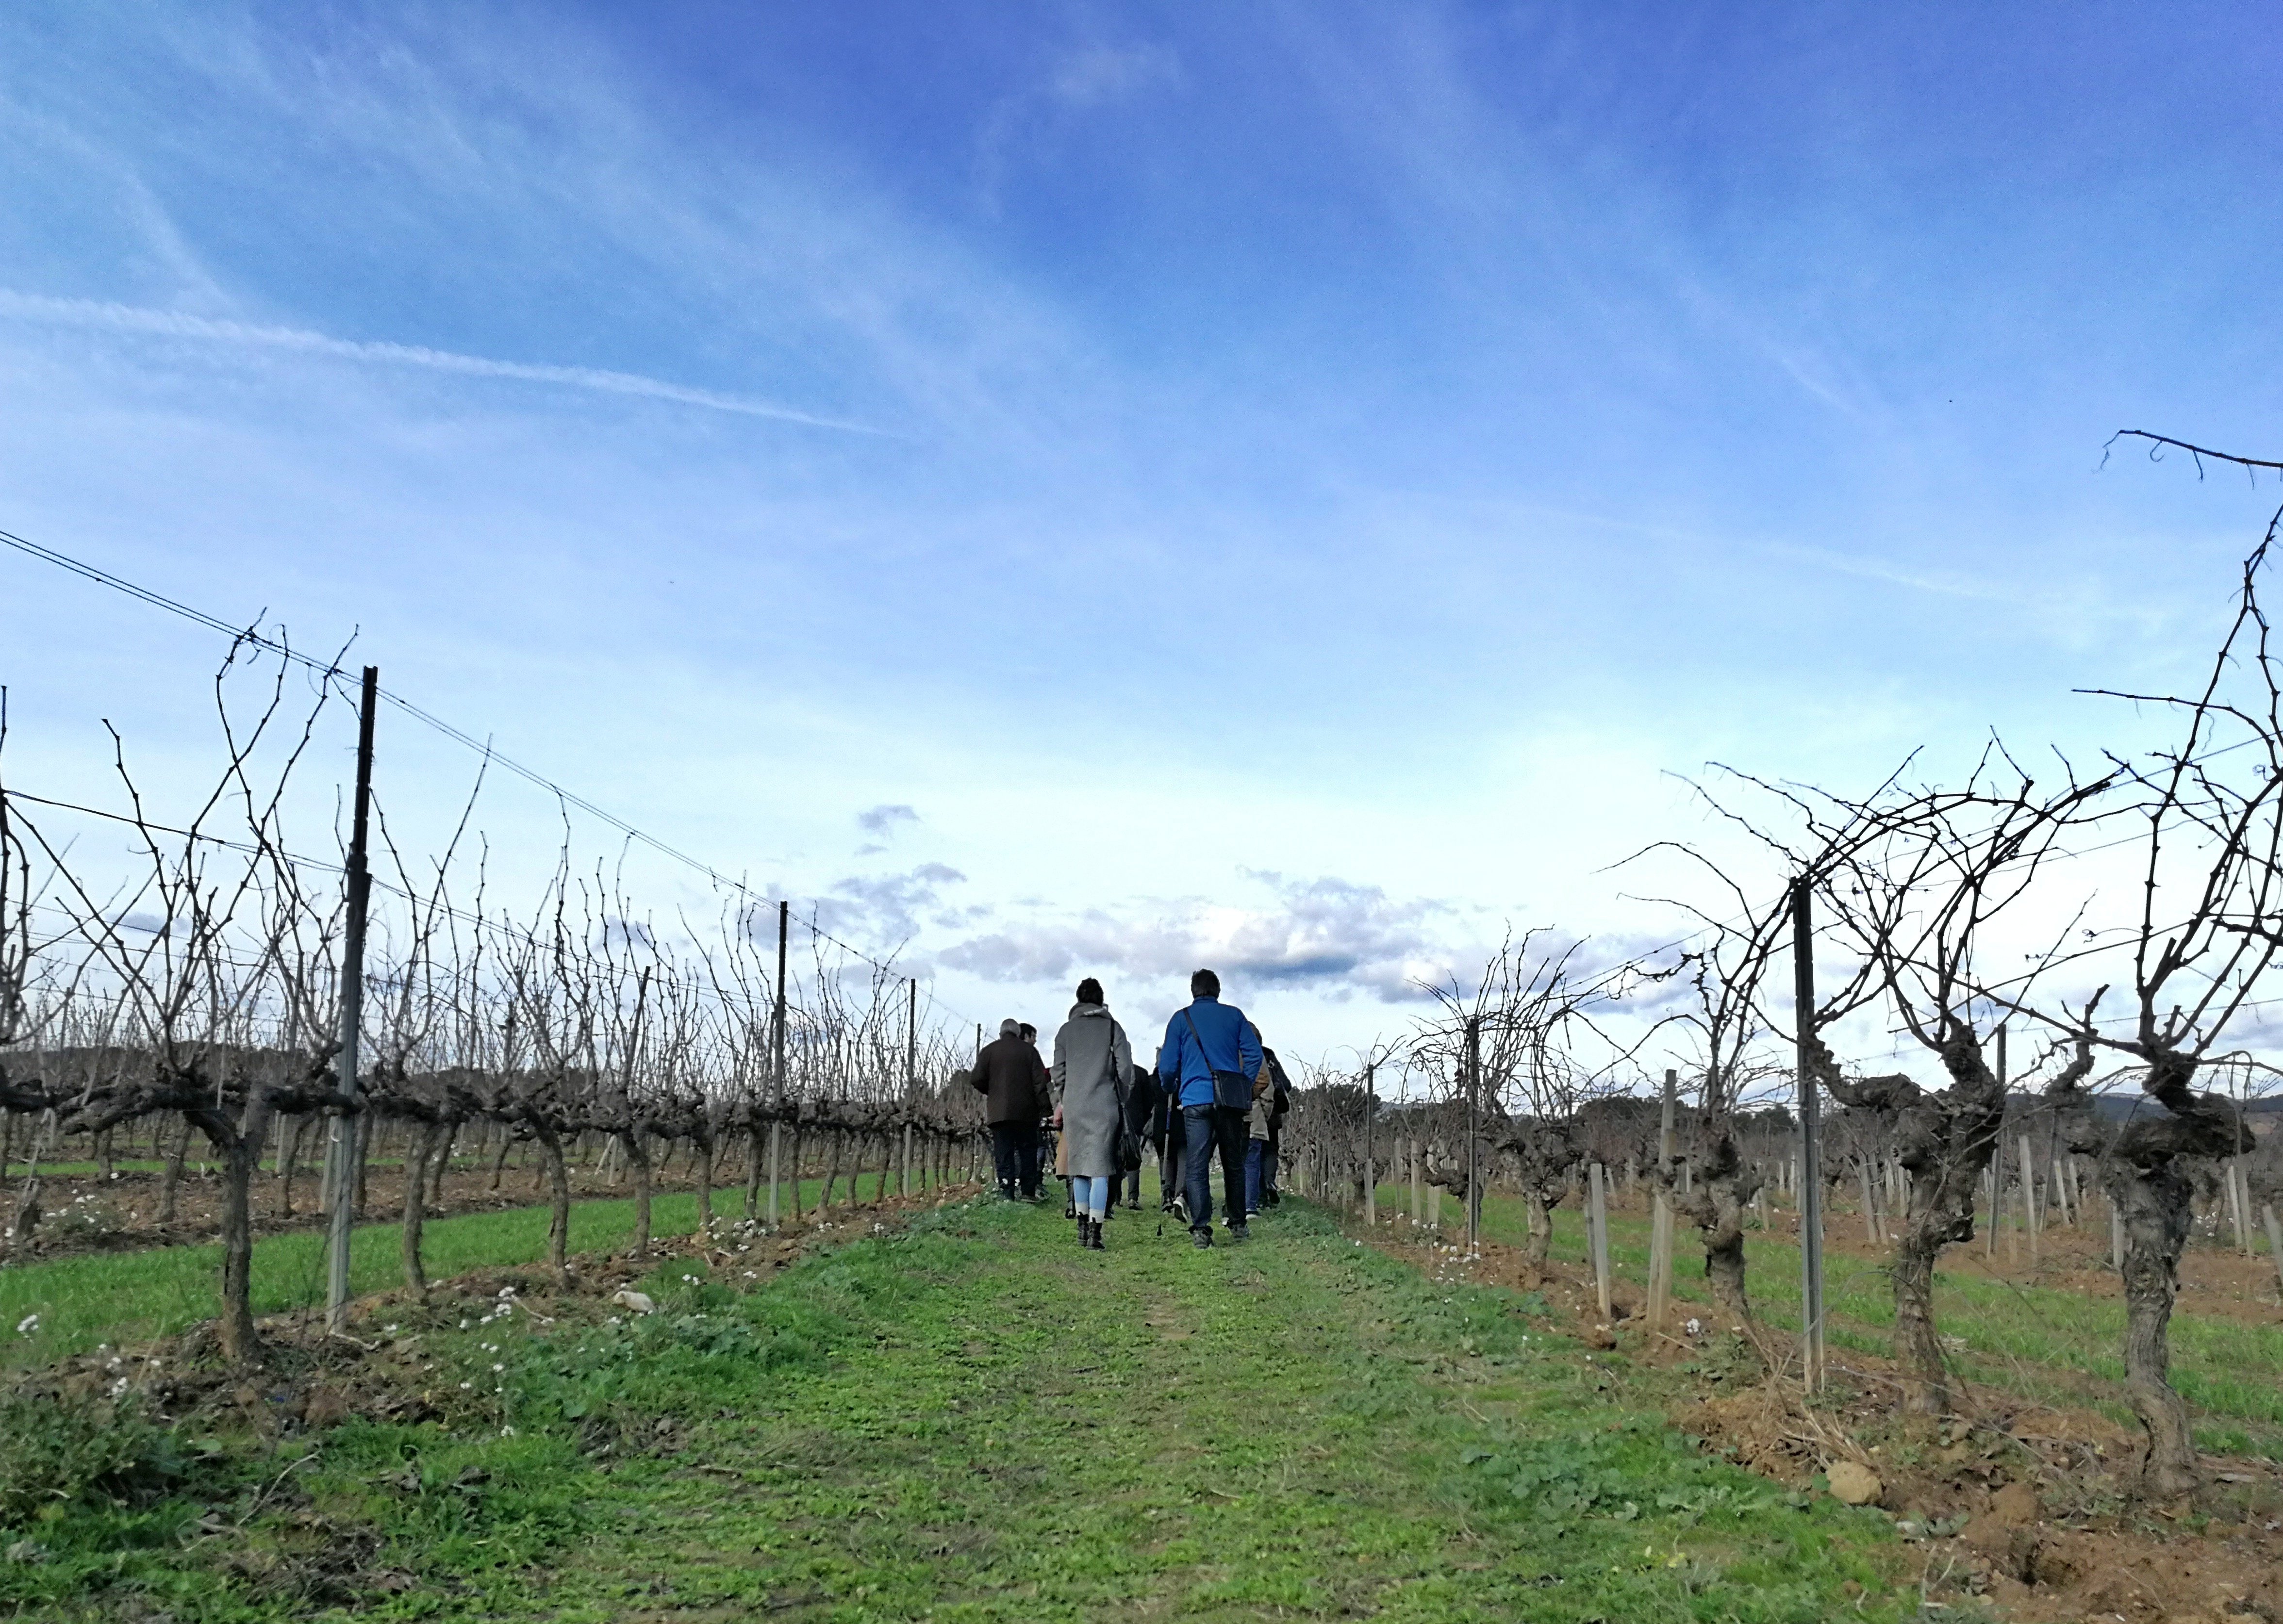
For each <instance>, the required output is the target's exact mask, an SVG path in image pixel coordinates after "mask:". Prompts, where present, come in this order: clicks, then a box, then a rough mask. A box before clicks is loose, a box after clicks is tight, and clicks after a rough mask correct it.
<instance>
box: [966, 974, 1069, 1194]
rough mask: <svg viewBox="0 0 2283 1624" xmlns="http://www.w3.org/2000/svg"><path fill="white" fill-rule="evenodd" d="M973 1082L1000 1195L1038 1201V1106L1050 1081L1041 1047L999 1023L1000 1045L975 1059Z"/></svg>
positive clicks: (1016, 1027) (1010, 1024)
mask: <svg viewBox="0 0 2283 1624" xmlns="http://www.w3.org/2000/svg"><path fill="white" fill-rule="evenodd" d="M969 1080H970V1082H972V1083H973V1084H975V1089H976V1092H978V1093H979V1094H981V1095H983V1096H984V1098H985V1104H984V1112H983V1119H984V1121H986V1123H990V1125H991V1160H992V1162H993V1163H994V1165H995V1167H996V1169H997V1171H998V1175H999V1193H1000V1194H1001V1196H1003V1197H1004V1198H1005V1199H1007V1200H1008V1201H1013V1200H1015V1199H1016V1198H1017V1196H1019V1197H1021V1199H1023V1200H1024V1201H1037V1200H1038V1199H1039V1117H1040V1101H1042V1100H1045V1099H1046V1098H1047V1094H1048V1088H1049V1086H1050V1079H1049V1078H1048V1076H1047V1063H1046V1062H1045V1061H1042V1060H1040V1058H1039V1051H1038V1050H1037V1048H1036V1047H1034V1046H1033V1045H1030V1044H1027V1043H1025V1042H1024V1041H1023V1028H1022V1025H1021V1023H1020V1022H1017V1021H1014V1020H1012V1019H1009V1020H1006V1021H1001V1022H1000V1023H999V1041H998V1042H996V1043H994V1044H989V1045H986V1046H985V1048H984V1050H983V1053H980V1054H978V1055H977V1056H976V1057H975V1068H974V1070H973V1072H972V1073H971V1074H970V1078H969Z"/></svg>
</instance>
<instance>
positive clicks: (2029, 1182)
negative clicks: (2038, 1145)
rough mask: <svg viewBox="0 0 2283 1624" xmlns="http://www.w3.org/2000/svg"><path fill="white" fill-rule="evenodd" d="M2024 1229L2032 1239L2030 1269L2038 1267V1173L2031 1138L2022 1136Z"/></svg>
mask: <svg viewBox="0 0 2283 1624" xmlns="http://www.w3.org/2000/svg"><path fill="white" fill-rule="evenodd" d="M2022 1229H2024V1230H2025V1231H2027V1232H2028V1233H2029V1237H2030V1268H2032V1269H2035V1268H2036V1267H2037V1266H2038V1171H2037V1169H2036V1168H2035V1167H2034V1166H2033V1165H2032V1164H2031V1162H2030V1136H2029V1135H2028V1134H2026V1133H2025V1134H2023V1135H2022Z"/></svg>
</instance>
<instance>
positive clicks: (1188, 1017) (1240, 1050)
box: [1173, 1004, 1244, 1099]
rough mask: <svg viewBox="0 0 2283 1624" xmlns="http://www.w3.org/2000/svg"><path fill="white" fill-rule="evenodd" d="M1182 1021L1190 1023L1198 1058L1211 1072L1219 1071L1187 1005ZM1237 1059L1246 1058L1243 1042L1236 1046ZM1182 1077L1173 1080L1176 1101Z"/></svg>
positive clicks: (1177, 1076) (1185, 1005) (1184, 1006)
mask: <svg viewBox="0 0 2283 1624" xmlns="http://www.w3.org/2000/svg"><path fill="white" fill-rule="evenodd" d="M1181 1019H1182V1020H1184V1021H1186V1022H1188V1023H1189V1036H1190V1037H1194V1038H1196V1040H1197V1058H1198V1059H1199V1060H1201V1061H1204V1063H1205V1069H1206V1070H1207V1071H1209V1072H1212V1071H1218V1070H1219V1069H1220V1068H1219V1067H1218V1066H1216V1065H1214V1064H1213V1063H1212V1054H1211V1053H1209V1052H1208V1051H1207V1050H1206V1048H1205V1035H1204V1033H1203V1032H1201V1031H1199V1030H1197V1018H1196V1016H1195V1015H1193V1014H1190V1013H1189V1006H1188V1005H1187V1004H1184V1005H1182V1006H1181ZM1236 1058H1237V1059H1238V1060H1239V1061H1242V1060H1243V1058H1244V1045H1243V1043H1242V1042H1239V1043H1238V1045H1236ZM1180 1082H1181V1079H1180V1076H1179V1075H1178V1074H1176V1075H1175V1076H1174V1078H1173V1094H1174V1097H1175V1098H1176V1099H1179V1098H1180Z"/></svg>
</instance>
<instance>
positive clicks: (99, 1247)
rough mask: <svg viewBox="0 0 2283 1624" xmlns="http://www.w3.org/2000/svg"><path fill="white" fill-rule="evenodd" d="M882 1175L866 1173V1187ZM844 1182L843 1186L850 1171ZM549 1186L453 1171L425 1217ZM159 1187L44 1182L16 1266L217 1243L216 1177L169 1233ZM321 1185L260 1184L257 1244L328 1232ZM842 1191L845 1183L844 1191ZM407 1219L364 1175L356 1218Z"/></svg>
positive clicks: (306, 1179)
mask: <svg viewBox="0 0 2283 1624" xmlns="http://www.w3.org/2000/svg"><path fill="white" fill-rule="evenodd" d="M569 1171H570V1177H571V1197H572V1199H573V1201H594V1200H597V1199H627V1198H631V1197H632V1195H633V1194H634V1186H633V1185H631V1184H629V1183H627V1182H625V1181H624V1180H621V1181H619V1182H617V1183H613V1182H612V1181H611V1180H610V1179H609V1178H607V1177H603V1176H601V1175H600V1174H598V1173H597V1172H596V1171H595V1170H594V1169H588V1168H583V1167H579V1166H576V1165H573V1167H572V1168H571V1169H569ZM875 1173H877V1169H866V1177H867V1180H868V1183H867V1187H868V1188H869V1179H870V1178H871V1177H872V1176H873V1175H874V1174H875ZM717 1177H727V1178H729V1180H730V1181H731V1182H730V1183H729V1185H727V1186H726V1187H725V1186H724V1185H721V1183H718V1182H717V1183H716V1184H715V1185H714V1186H713V1209H714V1211H715V1213H716V1214H718V1215H727V1216H731V1217H735V1216H739V1215H740V1214H742V1213H743V1211H744V1169H742V1168H736V1169H732V1170H731V1171H729V1172H728V1173H725V1174H720V1175H717ZM843 1177H844V1179H845V1169H844V1173H843ZM546 1178H547V1175H546V1172H545V1169H542V1167H540V1166H539V1164H538V1162H537V1160H536V1158H534V1160H533V1162H532V1164H531V1165H530V1166H529V1167H526V1168H518V1167H517V1166H514V1165H512V1162H510V1166H508V1167H507V1168H505V1169H503V1170H502V1173H501V1176H500V1180H499V1185H498V1187H497V1188H496V1189H495V1188H494V1187H493V1185H492V1174H491V1169H490V1167H489V1165H488V1164H487V1165H485V1166H481V1167H455V1168H454V1169H452V1170H451V1171H449V1172H448V1173H447V1174H446V1175H445V1176H444V1193H443V1198H442V1200H441V1201H433V1200H432V1201H430V1202H429V1203H428V1206H427V1208H426V1211H427V1215H428V1216H430V1217H432V1218H439V1217H450V1216H454V1215H456V1214H459V1213H469V1212H503V1211H506V1210H509V1209H510V1208H518V1207H532V1206H543V1205H544V1204H545V1203H546V1201H547V1184H546ZM21 1181H22V1174H21V1171H20V1170H19V1172H18V1173H17V1175H16V1176H15V1177H13V1178H12V1179H11V1180H10V1181H9V1182H8V1194H7V1209H8V1210H9V1211H10V1212H12V1211H13V1210H14V1192H15V1189H16V1188H17V1186H18V1185H20V1183H21ZM159 1183H160V1176H159V1175H158V1174H157V1173H155V1172H145V1171H141V1170H128V1169H120V1170H119V1171H117V1172H115V1173H114V1174H113V1176H112V1177H111V1178H109V1179H107V1180H106V1179H104V1178H101V1177H97V1175H95V1174H91V1173H90V1174H85V1175H74V1176H71V1177H52V1176H51V1175H47V1174H43V1175H42V1176H41V1179H40V1207H41V1209H42V1211H43V1215H44V1216H43V1220H42V1222H41V1224H40V1225H39V1227H38V1228H37V1229H36V1230H35V1231H34V1232H33V1234H32V1239H31V1241H30V1243H29V1244H28V1245H27V1246H24V1247H19V1248H18V1249H17V1250H16V1252H15V1253H14V1254H13V1255H12V1259H11V1261H13V1262H29V1261H34V1260H44V1259H51V1258H58V1257H69V1256H73V1255H78V1254H82V1253H87V1252H133V1251H140V1250H142V1249H144V1247H167V1246H182V1245H186V1244H195V1243H198V1242H201V1241H213V1240H217V1239H220V1238H221V1235H222V1177H221V1175H220V1174H219V1173H215V1172H211V1171H210V1172H208V1173H206V1175H204V1176H203V1177H202V1176H200V1175H199V1171H198V1164H197V1163H196V1162H191V1164H189V1165H188V1166H186V1167H184V1168H183V1177H182V1179H181V1182H180V1183H178V1184H177V1185H175V1221H174V1222H173V1223H172V1224H160V1222H159V1221H158V1211H159ZM320 1185H321V1175H320V1172H319V1170H318V1169H316V1168H311V1167H303V1168H302V1169H300V1171H299V1172H297V1173H296V1174H295V1176H294V1178H293V1184H292V1209H291V1210H290V1211H289V1210H288V1209H287V1208H286V1207H285V1205H284V1201H285V1196H286V1189H285V1185H284V1180H283V1179H281V1178H279V1177H277V1175H276V1174H274V1173H272V1172H269V1171H266V1170H265V1171H264V1172H263V1173H262V1174H261V1177H260V1178H259V1179H257V1180H256V1182H255V1185H254V1191H253V1232H254V1233H255V1234H256V1235H257V1236H261V1235H278V1234H284V1233H286V1232H291V1231H293V1230H309V1229H322V1228H323V1226H324V1222H325V1220H324V1216H323V1214H322V1213H321V1212H319V1211H318V1210H317V1199H318V1192H319V1189H320ZM845 1188H846V1185H845V1183H844V1184H843V1185H841V1189H842V1190H843V1191H845ZM651 1189H652V1191H653V1192H654V1193H657V1194H659V1195H666V1194H672V1193H686V1192H689V1191H693V1190H695V1189H697V1177H696V1175H695V1174H694V1173H693V1172H692V1171H691V1170H690V1169H689V1168H688V1167H687V1165H686V1164H681V1165H676V1166H674V1168H672V1169H670V1170H665V1171H659V1172H656V1173H654V1174H653V1175H652V1177H651ZM403 1211H404V1169H403V1168H402V1167H401V1165H398V1164H391V1163H381V1162H376V1163H374V1164H373V1165H372V1166H371V1167H370V1169H368V1170H367V1172H366V1176H365V1203H364V1210H363V1211H362V1213H360V1214H359V1215H358V1216H359V1219H360V1221H361V1222H368V1223H386V1222H387V1221H389V1220H391V1219H393V1218H395V1217H397V1216H401V1214H402V1212H403Z"/></svg>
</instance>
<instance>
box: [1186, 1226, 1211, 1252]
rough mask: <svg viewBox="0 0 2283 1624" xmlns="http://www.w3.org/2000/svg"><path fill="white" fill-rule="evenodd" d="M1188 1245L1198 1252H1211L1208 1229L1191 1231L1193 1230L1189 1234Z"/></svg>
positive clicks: (1209, 1231)
mask: <svg viewBox="0 0 2283 1624" xmlns="http://www.w3.org/2000/svg"><path fill="white" fill-rule="evenodd" d="M1189 1244H1190V1245H1191V1246H1193V1247H1196V1249H1197V1250H1198V1251H1200V1252H1210V1251H1212V1231H1211V1230H1209V1229H1193V1230H1191V1231H1190V1232H1189Z"/></svg>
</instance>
